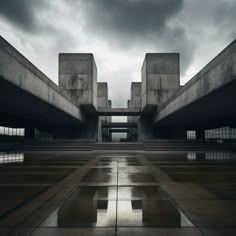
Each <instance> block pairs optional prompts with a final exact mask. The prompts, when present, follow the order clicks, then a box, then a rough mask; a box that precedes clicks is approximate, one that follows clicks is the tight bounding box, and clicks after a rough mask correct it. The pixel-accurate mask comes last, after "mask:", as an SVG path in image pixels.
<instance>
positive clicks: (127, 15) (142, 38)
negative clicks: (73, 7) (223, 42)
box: [68, 0, 194, 74]
mask: <svg viewBox="0 0 236 236" xmlns="http://www.w3.org/2000/svg"><path fill="white" fill-rule="evenodd" d="M68 1H70V0H68ZM79 3H80V5H82V6H83V10H84V12H85V18H86V27H87V30H89V31H90V32H95V34H97V35H99V36H100V37H103V38H106V39H107V42H108V43H110V45H111V46H112V47H114V46H116V47H117V46H119V48H121V49H123V50H127V49H131V48H133V47H134V48H135V49H137V50H138V48H148V47H149V46H151V47H152V48H154V50H156V51H159V50H161V51H162V52H173V51H174V52H180V54H181V65H182V66H181V72H182V74H184V73H185V71H186V69H187V68H188V66H189V64H190V63H191V61H192V59H193V53H194V42H193V41H191V40H190V39H189V38H188V35H187V33H186V31H185V29H184V27H183V26H182V25H178V24H176V25H175V26H173V27H171V26H170V25H169V24H168V23H169V21H170V20H173V19H175V17H177V16H178V14H179V13H180V12H181V10H182V9H183V6H184V1H183V0H174V1H173V0H113V1H111V0H99V1H93V0H87V1H80V2H79Z"/></svg>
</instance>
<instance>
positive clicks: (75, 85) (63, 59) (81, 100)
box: [59, 53, 97, 112]
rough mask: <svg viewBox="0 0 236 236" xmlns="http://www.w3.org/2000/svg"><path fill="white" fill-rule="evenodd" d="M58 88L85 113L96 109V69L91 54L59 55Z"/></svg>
mask: <svg viewBox="0 0 236 236" xmlns="http://www.w3.org/2000/svg"><path fill="white" fill-rule="evenodd" d="M59 87H60V88H61V89H63V90H65V91H66V92H67V93H68V94H69V96H70V97H71V100H72V101H73V102H74V103H75V104H76V105H78V106H83V109H84V110H85V111H89V112H90V111H95V109H96V108H97V67H96V64H95V60H94V57H93V54H91V53H60V54H59Z"/></svg>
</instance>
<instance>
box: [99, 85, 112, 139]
mask: <svg viewBox="0 0 236 236" xmlns="http://www.w3.org/2000/svg"><path fill="white" fill-rule="evenodd" d="M97 106H98V108H108V107H109V106H111V101H110V102H109V101H108V86H107V83H105V82H99V83H97ZM109 118H110V117H109V116H99V129H100V132H101V138H100V139H99V141H100V142H108V141H109V131H108V128H102V124H103V123H107V122H109Z"/></svg>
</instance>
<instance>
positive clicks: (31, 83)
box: [0, 36, 84, 123]
mask: <svg viewBox="0 0 236 236" xmlns="http://www.w3.org/2000/svg"><path fill="white" fill-rule="evenodd" d="M0 83H1V85H0V86H1V87H0V88H1V92H0V98H1V102H0V104H1V108H2V109H1V112H3V111H4V109H5V108H6V109H8V110H9V109H10V108H11V111H9V113H5V114H8V116H9V117H8V119H9V120H10V119H11V117H10V113H14V112H15V119H16V117H17V115H21V114H16V111H17V109H18V108H17V107H14V103H15V104H17V103H19V102H21V104H20V105H21V106H22V107H19V109H21V113H24V112H27V113H29V114H28V115H27V116H33V115H34V114H35V116H36V117H37V119H38V120H40V119H41V120H42V121H43V119H44V113H47V118H48V119H50V116H52V117H53V118H52V117H51V120H52V121H53V120H54V121H55V120H56V117H55V115H54V114H55V113H57V115H58V117H59V116H60V117H64V121H65V120H67V121H70V120H73V121H74V122H75V121H76V120H77V122H78V123H79V122H80V121H83V120H84V118H83V114H82V113H81V111H80V109H79V108H78V107H77V106H76V105H75V104H73V103H72V102H71V100H70V98H69V97H68V96H67V95H66V94H65V93H64V92H62V91H61V90H60V89H59V87H58V86H57V85H56V84H54V83H53V82H52V81H51V80H50V79H49V78H47V77H46V75H44V74H43V73H42V72H41V71H40V70H39V69H38V68H36V67H35V66H34V65H33V64H32V63H31V62H30V61H28V60H27V59H26V58H25V57H24V56H23V55H22V54H20V53H19V52H18V51H17V50H16V49H15V48H14V47H12V46H11V45H10V44H9V43H8V42H7V41H6V40H5V39H3V38H2V37H1V36H0ZM6 89H9V93H8V91H7V90H6ZM10 92H12V94H10ZM36 100H37V102H36V103H35V105H33V103H32V106H31V105H30V104H31V101H36ZM24 106H25V109H24ZM29 107H32V110H30V111H29ZM42 107H44V108H45V107H47V110H46V111H43V109H41V108H42ZM13 108H16V110H12V109H13ZM50 111H51V113H50ZM40 114H41V117H40ZM50 114H51V115H50ZM3 115H4V114H3ZM13 116H14V114H13ZM29 120H30V119H29ZM52 123H53V122H52Z"/></svg>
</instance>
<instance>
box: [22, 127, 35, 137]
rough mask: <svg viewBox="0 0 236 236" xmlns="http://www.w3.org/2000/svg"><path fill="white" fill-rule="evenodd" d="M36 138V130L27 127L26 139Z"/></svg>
mask: <svg viewBox="0 0 236 236" xmlns="http://www.w3.org/2000/svg"><path fill="white" fill-rule="evenodd" d="M35 136H36V130H35V128H31V127H26V128H25V139H34V138H35Z"/></svg>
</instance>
